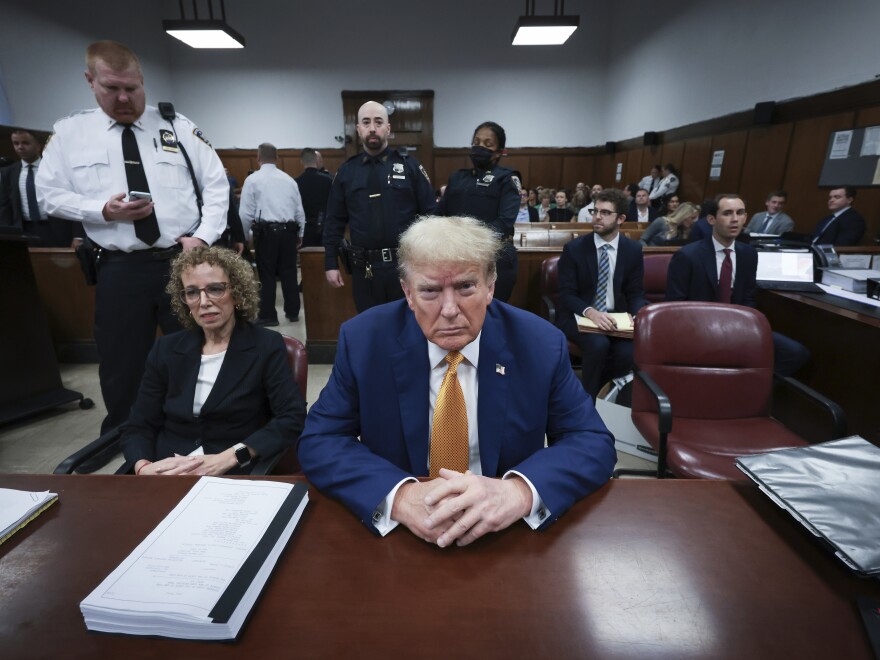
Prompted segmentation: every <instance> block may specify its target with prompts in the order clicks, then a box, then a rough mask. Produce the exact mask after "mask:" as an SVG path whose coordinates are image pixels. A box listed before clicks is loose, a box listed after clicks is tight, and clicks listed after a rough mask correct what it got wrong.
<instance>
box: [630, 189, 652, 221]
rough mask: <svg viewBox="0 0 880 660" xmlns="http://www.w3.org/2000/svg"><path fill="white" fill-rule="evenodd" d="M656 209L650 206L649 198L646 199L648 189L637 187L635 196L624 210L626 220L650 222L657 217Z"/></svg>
mask: <svg viewBox="0 0 880 660" xmlns="http://www.w3.org/2000/svg"><path fill="white" fill-rule="evenodd" d="M657 216H658V211H657V209H655V208H654V207H653V206H651V200H650V199H648V191H647V190H645V189H644V188H639V190H638V191H637V192H636V196H635V198H633V200H632V201H631V202H630V204H629V208H628V209H627V212H626V220H627V222H642V223H645V224H650V223H652V222H654V220H656V219H657Z"/></svg>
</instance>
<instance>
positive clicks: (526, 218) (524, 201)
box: [516, 188, 538, 222]
mask: <svg viewBox="0 0 880 660" xmlns="http://www.w3.org/2000/svg"><path fill="white" fill-rule="evenodd" d="M516 221H517V222H538V209H536V208H535V207H533V206H529V191H528V190H526V189H525V188H523V189H522V190H520V191H519V212H518V213H517V214H516Z"/></svg>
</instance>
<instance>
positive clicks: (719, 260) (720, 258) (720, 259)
mask: <svg viewBox="0 0 880 660" xmlns="http://www.w3.org/2000/svg"><path fill="white" fill-rule="evenodd" d="M712 244H713V245H714V246H715V270H716V275H717V276H718V280H717V281H718V282H720V281H721V264H723V263H724V251H725V250H730V261H731V263H732V264H733V272H732V273H731V277H730V284H731V286H733V283H734V282H736V241H734V242H733V243H732V244H731V245H730V247H727V246H726V245H722V244H721V243H719V242H718V239H716V238H715V236H714V235H713V236H712Z"/></svg>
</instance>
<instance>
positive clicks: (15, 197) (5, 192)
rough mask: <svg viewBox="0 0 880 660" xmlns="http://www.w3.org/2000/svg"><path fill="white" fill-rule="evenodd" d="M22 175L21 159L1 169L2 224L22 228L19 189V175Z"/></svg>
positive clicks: (0, 213)
mask: <svg viewBox="0 0 880 660" xmlns="http://www.w3.org/2000/svg"><path fill="white" fill-rule="evenodd" d="M20 176H21V161H18V162H17V163H13V164H12V165H8V166H7V167H4V168H3V169H2V170H0V224H2V225H8V226H10V227H18V228H19V229H21V227H22V224H21V220H22V218H21V193H20V192H19V190H18V177H20Z"/></svg>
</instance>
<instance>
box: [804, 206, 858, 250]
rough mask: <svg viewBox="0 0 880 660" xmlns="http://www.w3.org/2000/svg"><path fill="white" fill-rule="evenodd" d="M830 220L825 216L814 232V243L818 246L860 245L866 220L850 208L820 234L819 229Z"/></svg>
mask: <svg viewBox="0 0 880 660" xmlns="http://www.w3.org/2000/svg"><path fill="white" fill-rule="evenodd" d="M827 220H828V216H825V217H824V218H822V219H821V220H819V222H818V223H816V229H815V230H814V231H813V242H814V243H816V244H817V245H858V244H859V243H861V242H862V236H864V234H865V219H864V218H863V217H862V216H861V214H860V213H859V212H858V211H856V210H855V209H854V208H852V207H850V208H848V209H847V210H846V211H844V212H843V213H841V214H840V215H839V216H837V218H836V219H835V220H834V222H832V223H831V224H830V225H828V226H827V227H825V229H824V230H823V231H822V232H821V233H819V228H820V227H821V226H822V225H823V224H824V223H825V222H826V221H827Z"/></svg>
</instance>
